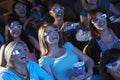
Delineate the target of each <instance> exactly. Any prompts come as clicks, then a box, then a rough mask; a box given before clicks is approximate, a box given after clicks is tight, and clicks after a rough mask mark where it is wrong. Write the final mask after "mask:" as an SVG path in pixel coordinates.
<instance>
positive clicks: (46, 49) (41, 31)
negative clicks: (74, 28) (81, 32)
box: [38, 23, 64, 56]
mask: <svg viewBox="0 0 120 80" xmlns="http://www.w3.org/2000/svg"><path fill="white" fill-rule="evenodd" d="M48 26H51V27H54V28H57V26H55V25H53V24H49V23H45V24H43V25H42V26H40V28H39V30H38V39H39V45H40V51H41V56H45V55H48V53H49V47H48V44H47V43H46V41H45V36H44V32H45V30H46V28H47V27H48ZM63 43H64V42H63V40H62V38H61V35H60V41H59V46H60V47H61V46H62V45H63Z"/></svg>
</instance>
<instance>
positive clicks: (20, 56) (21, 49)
mask: <svg viewBox="0 0 120 80" xmlns="http://www.w3.org/2000/svg"><path fill="white" fill-rule="evenodd" d="M27 55H28V48H27V46H25V45H23V44H22V43H18V44H17V45H16V46H15V47H14V49H13V51H12V57H13V58H14V60H15V62H17V63H26V62H27V60H28V56H27Z"/></svg>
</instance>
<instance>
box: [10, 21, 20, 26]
mask: <svg viewBox="0 0 120 80" xmlns="http://www.w3.org/2000/svg"><path fill="white" fill-rule="evenodd" d="M18 24H20V23H19V22H18V21H13V22H11V26H12V25H18Z"/></svg>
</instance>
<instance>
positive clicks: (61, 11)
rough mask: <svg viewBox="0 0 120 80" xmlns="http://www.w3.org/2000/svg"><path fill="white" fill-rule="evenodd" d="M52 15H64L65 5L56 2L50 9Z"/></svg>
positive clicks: (56, 16) (57, 16) (55, 16)
mask: <svg viewBox="0 0 120 80" xmlns="http://www.w3.org/2000/svg"><path fill="white" fill-rule="evenodd" d="M49 13H50V15H51V16H53V17H54V18H59V17H63V16H64V7H62V6H60V5H59V4H55V5H54V6H53V7H52V8H51V10H50V11H49Z"/></svg>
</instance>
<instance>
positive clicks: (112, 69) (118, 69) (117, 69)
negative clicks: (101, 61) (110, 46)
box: [106, 59, 120, 76]
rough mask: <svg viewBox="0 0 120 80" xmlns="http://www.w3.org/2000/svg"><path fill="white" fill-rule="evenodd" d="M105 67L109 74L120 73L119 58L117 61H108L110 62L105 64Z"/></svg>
mask: <svg viewBox="0 0 120 80" xmlns="http://www.w3.org/2000/svg"><path fill="white" fill-rule="evenodd" d="M106 68H107V71H108V73H110V74H111V75H116V76H117V75H118V76H119V75H120V59H118V60H117V61H115V62H113V63H110V64H106Z"/></svg>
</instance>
